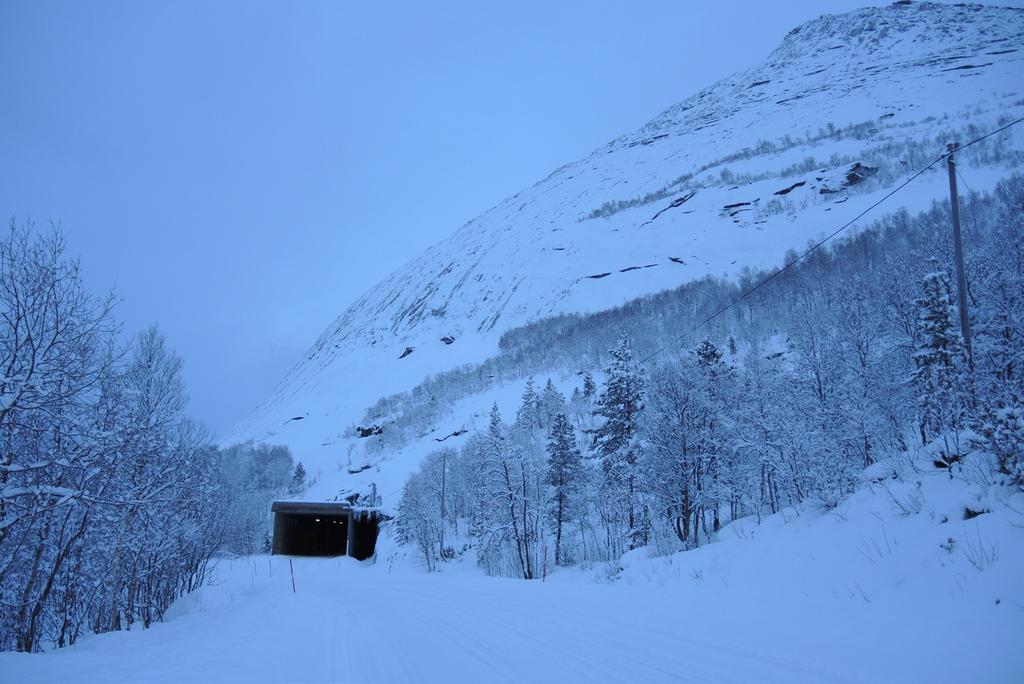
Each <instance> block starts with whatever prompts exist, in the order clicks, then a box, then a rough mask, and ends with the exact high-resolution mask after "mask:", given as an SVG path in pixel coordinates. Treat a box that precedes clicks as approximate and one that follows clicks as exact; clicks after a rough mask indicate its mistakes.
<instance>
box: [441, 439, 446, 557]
mask: <svg viewBox="0 0 1024 684" xmlns="http://www.w3.org/2000/svg"><path fill="white" fill-rule="evenodd" d="M447 474H448V453H447V452H445V451H442V452H441V548H440V554H439V555H440V556H441V558H444V515H445V510H444V481H445V476H446V475H447Z"/></svg>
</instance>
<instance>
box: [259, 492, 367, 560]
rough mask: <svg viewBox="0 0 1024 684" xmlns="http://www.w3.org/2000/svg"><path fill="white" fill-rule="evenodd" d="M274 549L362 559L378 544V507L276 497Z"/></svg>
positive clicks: (287, 554)
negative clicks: (356, 507)
mask: <svg viewBox="0 0 1024 684" xmlns="http://www.w3.org/2000/svg"><path fill="white" fill-rule="evenodd" d="M271 510H272V511H273V513H274V542H273V547H272V550H273V553H275V554H282V555H286V556H343V555H346V554H347V555H350V556H352V557H353V558H356V559H359V560H362V559H364V558H369V557H370V556H372V555H373V553H374V550H375V547H376V545H377V525H378V523H379V521H380V514H379V512H378V511H376V510H365V509H358V510H353V508H352V507H351V506H350V505H348V504H345V503H333V502H330V503H329V502H303V501H275V502H274V505H273V507H272V508H271Z"/></svg>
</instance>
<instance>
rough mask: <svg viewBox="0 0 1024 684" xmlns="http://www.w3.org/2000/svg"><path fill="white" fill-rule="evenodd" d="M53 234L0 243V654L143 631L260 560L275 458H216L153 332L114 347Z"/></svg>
mask: <svg viewBox="0 0 1024 684" xmlns="http://www.w3.org/2000/svg"><path fill="white" fill-rule="evenodd" d="M114 304H115V299H114V297H113V296H106V297H96V296H94V295H92V294H90V293H89V292H88V291H87V290H86V288H85V287H84V286H83V284H82V280H81V273H80V268H79V265H78V263H77V262H76V261H73V260H71V259H68V258H67V256H66V255H65V243H64V240H63V238H62V236H61V234H60V233H59V232H56V231H53V232H49V233H46V234H40V233H38V232H37V231H35V230H33V229H32V228H31V227H25V228H20V227H17V226H16V225H15V224H14V223H13V222H12V224H11V227H10V230H9V232H8V234H7V235H6V236H4V237H3V239H2V240H0V317H2V318H0V650H12V649H16V650H20V651H38V650H42V649H44V648H48V647H51V646H64V645H67V644H72V643H74V642H75V641H76V639H78V638H79V637H80V636H81V635H82V634H85V633H89V632H104V631H109V630H116V629H128V628H129V627H131V626H133V625H141V626H148V625H149V624H150V623H152V622H153V621H155V620H160V619H161V617H162V616H163V614H164V612H165V611H166V610H167V608H168V606H170V604H171V602H173V601H174V600H175V599H176V598H178V597H179V596H181V595H182V594H184V593H187V592H189V591H191V590H193V589H195V588H197V587H198V586H200V585H201V584H202V583H203V582H204V580H205V579H206V578H207V576H208V573H209V571H210V562H211V559H212V558H213V556H214V554H215V553H216V552H218V551H221V550H225V551H230V552H235V553H249V552H252V551H255V550H258V549H261V548H263V547H264V546H265V544H266V533H267V531H268V530H269V527H268V522H267V521H268V516H269V501H270V499H272V498H273V497H275V496H277V495H279V494H281V493H283V492H285V491H287V490H288V488H289V487H291V488H292V489H293V490H294V489H295V488H297V487H301V486H303V483H302V482H296V481H295V480H294V471H293V467H292V458H291V455H290V454H289V453H288V450H287V449H285V448H283V447H269V446H264V445H244V446H239V447H233V448H231V449H226V450H218V449H217V448H215V447H213V446H211V445H210V440H209V436H208V435H207V433H206V431H205V430H204V428H203V427H202V426H200V425H199V424H197V423H196V422H194V421H193V420H191V419H190V418H188V417H187V415H186V413H185V408H186V401H187V397H186V394H185V388H184V384H183V382H182V378H181V366H182V362H181V360H180V358H179V357H178V356H176V355H175V354H174V353H173V352H172V351H171V350H170V349H169V348H168V347H167V344H166V342H165V341H164V338H163V337H162V336H161V334H160V333H159V332H158V331H157V330H156V329H155V328H151V329H149V330H145V331H143V332H142V333H140V334H139V335H137V336H135V337H134V338H133V339H132V340H131V342H130V343H128V344H127V345H124V344H120V343H119V342H118V339H119V328H118V325H117V323H116V321H115V320H114V317H113V309H114Z"/></svg>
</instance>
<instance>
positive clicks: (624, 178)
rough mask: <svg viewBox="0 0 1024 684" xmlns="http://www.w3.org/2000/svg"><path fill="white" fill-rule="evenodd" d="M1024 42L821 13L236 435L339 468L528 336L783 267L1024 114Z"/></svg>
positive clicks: (496, 216) (414, 279)
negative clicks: (384, 424)
mask: <svg viewBox="0 0 1024 684" xmlns="http://www.w3.org/2000/svg"><path fill="white" fill-rule="evenodd" d="M1022 42H1024V12H1021V11H1018V10H1011V9H1002V8H993V7H985V6H979V5H963V6H950V5H938V4H932V3H910V4H904V3H898V4H896V5H893V6H889V7H882V8H868V9H863V10H858V11H855V12H851V13H849V14H845V15H839V16H825V17H821V18H819V19H816V20H813V21H811V22H808V23H806V24H804V25H802V26H801V27H799V28H797V29H795V30H794V31H792V32H790V34H789V35H788V36H787V37H786V38H785V39H784V40H783V42H782V44H781V45H780V46H779V48H777V49H776V50H775V51H774V52H773V53H772V54H771V55H770V56H769V57H768V59H767V60H766V62H765V63H764V64H762V65H760V66H757V67H754V68H752V69H750V70H747V71H743V72H740V73H738V74H736V75H734V76H732V77H730V78H727V79H724V80H722V81H720V82H718V83H716V84H714V85H712V86H710V87H708V88H706V89H705V90H703V91H701V92H699V93H697V94H696V95H694V96H692V97H690V98H688V99H686V100H684V101H682V102H680V103H679V104H678V105H676V106H674V107H670V108H669V109H667V110H666V111H665V112H663V113H661V114H660V115H658V116H657V117H655V118H654V119H653V120H652V121H650V122H649V123H648V124H646V125H645V126H643V127H642V128H640V129H639V130H638V131H636V132H634V133H632V134H629V135H626V136H623V137H620V138H619V139H617V140H615V141H613V142H611V143H609V144H608V145H606V146H604V147H602V148H600V149H598V150H596V151H595V152H593V153H592V154H591V155H589V156H588V157H586V158H584V159H582V160H580V161H577V162H574V163H572V164H568V165H566V166H563V167H561V168H560V169H558V170H556V171H555V172H553V173H552V174H551V175H550V176H548V177H547V178H545V179H544V180H542V181H540V182H538V183H537V184H535V185H534V186H532V187H530V188H528V189H526V190H523V191H521V192H519V193H517V194H515V195H513V196H511V197H509V198H508V199H506V200H505V201H503V202H501V203H500V204H498V205H497V206H495V207H494V208H492V209H491V210H489V211H487V212H485V213H484V214H482V215H481V216H479V217H477V218H475V219H473V220H472V221H470V222H468V223H467V224H466V225H464V226H463V227H461V228H460V229H459V230H458V231H456V232H455V233H454V234H453V235H452V236H451V237H450V238H448V239H447V240H445V241H442V242H441V243H438V244H437V245H435V246H433V247H431V248H430V249H428V250H427V251H426V252H425V253H424V254H423V255H422V256H420V257H418V258H416V259H414V260H413V261H411V262H410V263H408V264H407V265H406V266H404V267H403V268H401V269H399V270H398V271H396V272H395V273H393V274H392V275H390V276H388V277H387V278H386V279H385V280H384V281H383V282H381V283H380V284H378V285H376V286H375V287H373V288H371V289H370V290H369V291H368V292H367V293H366V294H365V295H363V296H362V297H360V298H359V299H358V300H357V301H356V302H355V303H354V304H352V305H351V306H350V307H349V308H348V309H347V310H346V311H345V312H344V313H343V314H342V315H341V316H340V317H339V318H338V319H337V320H336V321H335V322H334V323H333V324H332V325H331V326H330V327H329V328H328V330H327V331H326V332H325V333H324V334H323V335H322V336H321V337H320V339H319V340H318V341H317V342H316V344H315V345H314V347H313V348H312V349H311V350H310V352H309V353H308V354H307V357H306V359H304V360H303V361H302V362H301V363H299V364H298V365H297V366H296V367H295V368H294V369H293V370H292V371H291V372H290V373H289V374H288V376H287V377H286V378H285V379H284V380H283V381H282V383H281V384H280V385H279V386H278V388H277V389H276V390H275V392H274V393H273V395H272V396H271V397H270V398H269V399H268V400H267V401H266V402H264V403H263V404H262V405H261V406H260V407H259V408H258V409H256V411H254V412H253V414H251V415H250V416H249V418H247V420H246V421H244V422H243V424H242V425H240V426H239V427H238V428H237V429H236V430H235V431H234V432H233V433H232V434H231V435H229V436H228V438H227V440H225V441H229V442H233V441H240V440H246V439H256V440H265V441H272V442H282V443H286V444H288V445H289V446H291V447H292V448H293V450H294V451H295V452H296V455H297V458H300V459H302V460H305V461H306V462H307V463H308V462H310V461H311V460H312V461H313V462H314V463H315V464H317V465H319V466H321V467H322V468H329V467H331V466H332V465H333V464H336V463H337V461H338V458H339V456H340V454H339V453H338V451H337V442H338V440H339V437H340V435H341V433H342V432H343V430H344V429H345V428H346V427H347V426H349V425H351V424H353V423H354V422H355V421H358V420H359V418H360V416H361V415H362V412H363V410H364V409H365V408H366V407H367V406H368V405H369V404H371V403H372V402H373V401H374V400H375V399H377V398H378V397H380V396H382V395H386V394H390V393H393V392H399V391H404V390H408V389H410V388H411V387H412V386H414V385H415V384H416V383H417V382H419V381H420V380H421V379H422V378H424V377H425V376H427V375H429V374H433V373H438V372H441V371H444V370H447V369H450V368H454V367H456V366H459V365H462V364H465V363H470V362H476V361H480V360H483V359H485V358H487V357H489V356H491V355H493V354H494V353H495V351H496V350H497V342H498V339H499V337H500V335H501V334H502V333H503V332H505V331H507V330H509V329H512V328H514V327H516V326H519V325H522V324H524V323H527V322H530V321H534V320H538V319H541V318H544V317H548V316H551V315H555V314H559V313H567V312H592V311H598V310H603V309H607V308H610V307H614V306H617V305H620V304H622V303H624V302H626V301H629V300H631V299H635V298H636V297H639V296H643V295H646V294H650V293H654V292H658V291H661V290H665V289H668V288H672V287H676V286H678V285H681V284H683V283H685V282H689V281H693V280H696V279H699V278H702V277H704V276H707V275H714V276H721V275H726V276H729V277H735V276H736V275H738V274H739V273H740V272H741V271H742V269H744V268H745V267H751V268H764V267H771V266H773V265H775V264H777V263H779V262H780V261H781V259H782V256H783V254H784V252H785V251H786V249H787V248H792V247H797V246H802V245H803V244H805V243H806V242H807V241H808V240H810V239H813V238H816V237H819V236H820V235H822V234H823V233H825V232H828V231H829V230H831V229H833V228H834V227H836V226H837V225H841V224H842V223H843V222H845V221H846V220H849V219H850V218H852V217H853V216H855V215H856V214H857V213H859V212H860V211H862V210H863V209H864V208H865V207H866V206H867V205H868V204H870V203H871V202H873V201H874V200H876V199H877V198H878V197H880V196H881V195H882V194H884V193H885V192H886V191H887V190H889V189H890V188H891V187H892V186H894V185H895V184H896V183H898V182H900V181H902V180H903V179H905V178H906V177H907V176H908V175H909V174H910V173H911V172H913V171H914V170H916V169H917V168H920V167H921V166H923V165H924V163H927V162H928V161H931V160H932V159H933V158H934V157H935V156H936V155H937V154H938V153H939V152H941V151H942V148H943V146H944V142H945V141H947V140H952V139H960V140H966V139H968V138H969V137H973V136H974V135H976V134H978V133H981V132H985V131H987V130H991V129H992V128H995V127H996V126H997V125H998V123H999V122H1005V121H1006V120H1007V119H1008V118H1017V117H1019V116H1021V115H1024V99H1022V98H1024V96H1022V95H1021V92H1020V91H1021V89H1020V86H1019V84H1020V83H1024V79H1022V78H1021V76H1022V75H1024V62H1022V54H1024V53H1022V52H1020V51H1019V50H1018V48H1017V46H1018V45H1020V44H1021V43H1022ZM951 103H954V104H951ZM1019 135H1020V134H1019V133H1016V132H1015V131H1010V132H1008V133H1005V134H1001V135H1000V136H999V137H997V138H993V139H992V141H991V144H988V145H979V146H977V147H976V148H972V151H970V152H969V153H968V154H965V155H964V157H963V159H962V168H965V170H966V171H967V172H968V173H970V175H971V180H972V184H973V186H974V189H976V190H984V189H988V188H990V187H991V186H992V185H993V184H994V183H995V181H996V180H998V178H999V177H1000V176H1001V175H1003V173H1004V171H1005V170H1006V168H1008V167H1012V166H1017V165H1018V164H1019V163H1020V161H1021V160H1020V159H1019V157H1020V152H1019V151H1013V150H1019V147H1020V146H1019V145H1014V144H1012V142H1013V141H1017V140H1019ZM1015 136H1018V137H1015ZM1006 150H1011V151H1009V152H1007V151H1006ZM945 182H946V181H945V176H944V172H943V171H942V170H941V169H940V170H937V171H933V172H930V173H929V174H926V175H925V176H924V177H922V178H921V179H919V180H918V181H917V182H916V183H915V186H914V187H913V192H910V193H905V194H904V195H902V196H901V199H900V200H899V204H894V205H893V206H892V207H890V209H889V210H893V209H895V208H898V206H901V205H902V206H906V207H907V208H908V209H910V210H912V211H913V210H917V209H922V208H925V207H927V206H928V205H929V204H930V203H931V202H932V201H933V200H934V199H936V198H941V197H942V196H943V195H944V193H945V192H946V185H945ZM321 459H322V460H321ZM344 477H345V476H344V475H342V478H344ZM332 483H333V484H338V483H336V482H333V480H332ZM335 491H336V488H335Z"/></svg>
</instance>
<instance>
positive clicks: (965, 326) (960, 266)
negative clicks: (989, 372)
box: [946, 143, 974, 367]
mask: <svg viewBox="0 0 1024 684" xmlns="http://www.w3.org/2000/svg"><path fill="white" fill-rule="evenodd" d="M957 147H959V143H949V144H948V145H946V151H947V155H946V168H947V169H948V170H949V207H950V209H951V211H952V214H953V252H954V255H955V258H956V293H957V299H958V303H959V309H960V334H961V335H963V338H964V348H965V349H966V350H967V361H968V363H970V364H971V366H972V367H973V366H974V354H973V352H972V350H971V321H970V319H969V318H968V315H967V276H965V275H964V243H963V239H962V238H961V237H960V199H959V197H958V195H957V189H956V161H955V160H954V159H953V153H955V152H956V149H957Z"/></svg>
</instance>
